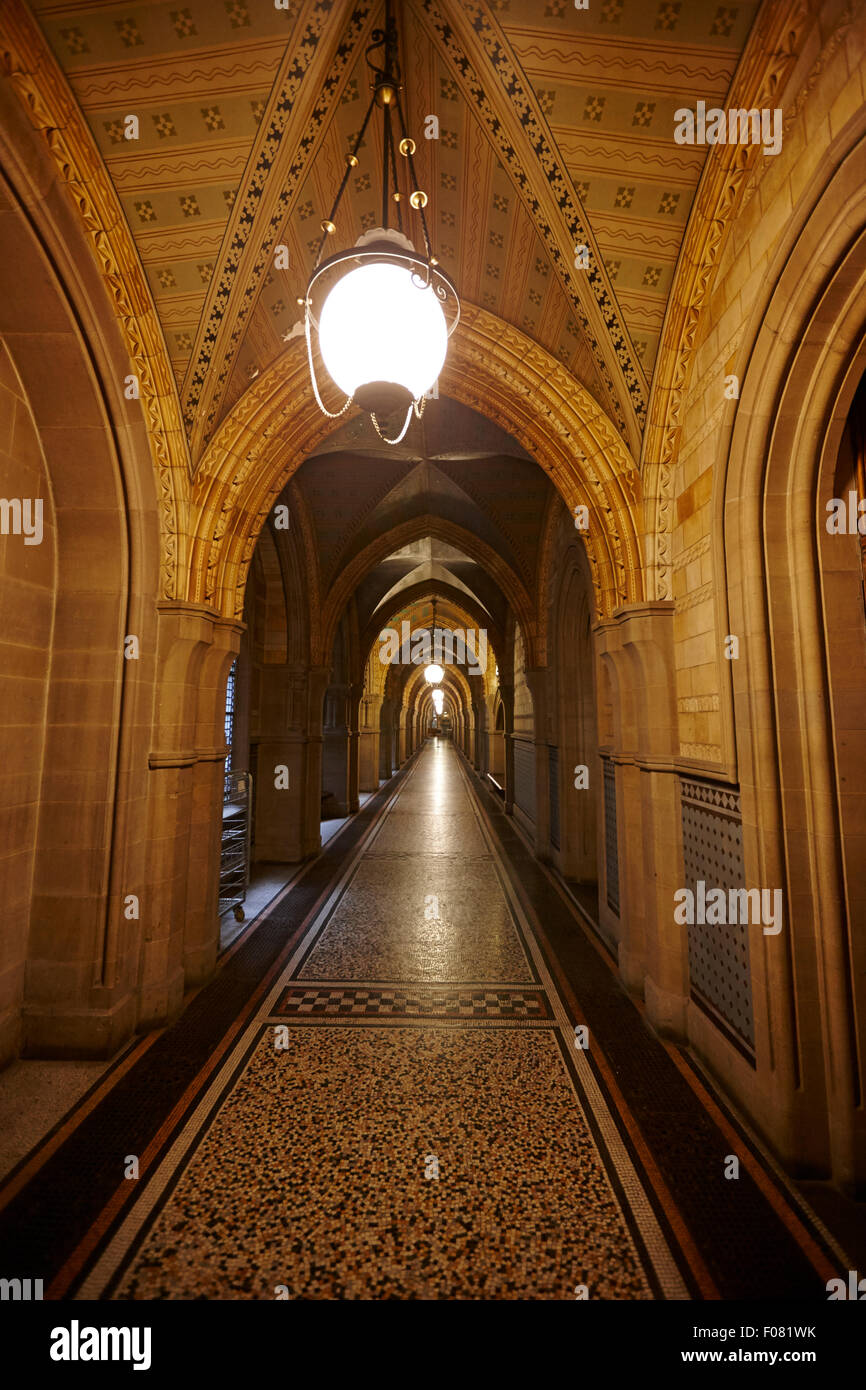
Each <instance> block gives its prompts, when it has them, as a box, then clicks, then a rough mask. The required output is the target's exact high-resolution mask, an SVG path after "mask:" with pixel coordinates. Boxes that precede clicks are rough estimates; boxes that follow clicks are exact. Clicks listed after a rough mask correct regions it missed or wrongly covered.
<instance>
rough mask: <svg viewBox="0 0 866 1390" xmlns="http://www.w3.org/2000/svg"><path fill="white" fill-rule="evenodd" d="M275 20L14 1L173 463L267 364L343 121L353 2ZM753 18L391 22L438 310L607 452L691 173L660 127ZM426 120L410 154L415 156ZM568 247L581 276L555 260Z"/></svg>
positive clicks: (356, 68)
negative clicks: (448, 305)
mask: <svg viewBox="0 0 866 1390" xmlns="http://www.w3.org/2000/svg"><path fill="white" fill-rule="evenodd" d="M281 4H284V7H283V8H278V7H277V5H276V4H275V3H274V0H189V3H187V4H181V3H179V0H135V2H134V3H128V4H124V3H114V2H113V0H83V2H78V3H62V2H61V3H58V2H57V0H31V8H32V10H33V12H34V14H35V16H36V18H37V21H38V22H39V24H40V26H41V27H42V30H43V32H44V34H45V36H46V38H47V40H48V42H49V44H50V46H51V48H52V50H53V52H54V54H55V56H56V58H57V60H58V62H59V64H60V65H61V67H62V68H63V69H64V70H65V73H66V75H67V78H68V80H69V83H70V86H71V89H72V91H73V93H74V95H75V98H76V100H77V101H78V103H79V105H80V107H81V109H82V111H83V113H84V115H85V117H86V119H87V121H88V123H89V126H90V129H91V131H92V134H93V137H94V140H95V142H96V144H97V146H98V148H99V151H100V153H101V155H102V158H103V159H104V161H105V164H106V166H107V168H108V171H109V173H110V175H111V178H112V180H113V182H114V185H115V188H116V190H117V193H118V197H119V199H120V202H121V204H122V207H123V211H124V214H125V216H126V219H127V222H128V224H129V228H130V230H131V233H132V236H133V237H134V240H135V243H136V245H137V248H138V252H139V255H140V257H141V261H142V264H143V267H144V269H145V272H146V275H147V279H148V282H149V284H150V288H151V291H152V294H153V297H154V302H155V304H156V307H157V311H158V314H159V317H160V320H161V323H162V326H163V331H164V335H165V340H166V345H167V348H168V352H169V355H170V359H171V362H172V366H173V369H174V372H175V376H176V379H177V383H178V388H179V391H180V395H181V400H182V404H183V408H184V416H185V421H186V426H187V431H188V433H189V436H190V439H191V442H192V446H193V455H194V457H195V456H197V455H198V454H200V452H201V450H202V448H203V447H204V446H205V445H206V443H207V441H208V439H209V438H211V437H212V435H213V433H214V431H215V429H216V427H217V425H218V424H219V422H220V421H221V420H222V419H223V418H224V417H225V415H226V414H227V412H228V411H229V410H230V409H231V407H232V406H233V404H235V403H236V402H237V400H238V399H239V398H240V397H241V396H242V395H243V393H244V391H245V390H246V389H247V387H248V386H249V384H250V382H251V381H252V380H254V379H255V377H256V376H257V375H258V374H259V373H260V372H262V371H263V370H265V369H266V368H267V367H268V366H269V365H271V364H272V363H273V362H274V360H275V359H276V358H277V357H278V356H279V355H280V353H281V352H282V351H283V350H284V345H285V341H286V339H287V337H288V335H290V334H291V333H292V331H293V328H294V326H295V325H296V323H297V319H298V314H299V310H298V305H297V297H298V295H300V294H302V293H303V290H304V288H305V285H306V280H307V276H308V274H309V271H310V269H311V267H312V264H313V261H314V258H315V254H316V251H317V249H318V243H319V238H320V235H321V231H320V222H321V219H322V218H323V217H326V216H328V215H329V213H330V210H331V206H332V203H333V198H334V194H335V192H336V189H337V187H338V185H339V182H340V179H341V178H342V175H343V171H344V168H345V156H346V154H347V152H348V150H349V148H350V147H351V144H352V142H353V141H354V138H355V136H356V134H357V132H358V129H359V126H360V122H361V120H362V118H363V114H364V110H365V107H366V102H367V100H368V93H369V70H368V68H367V64H366V61H365V56H364V55H365V50H366V47H367V45H368V44H369V42H370V34H371V32H372V29H373V28H374V27H375V26H376V25H377V24H378V23H380V22H381V19H382V14H383V6H382V4H381V3H379V0H281ZM757 8H758V5H757V0H738V2H737V3H729V4H725V5H719V4H717V3H715V0H590V4H589V7H588V8H587V9H582V10H579V9H577V8H576V7H575V5H574V4H573V3H572V0H403V3H398V6H397V16H398V23H399V25H400V30H401V46H402V63H403V75H404V83H405V92H404V100H405V104H406V107H407V119H408V122H409V125H410V129H411V130H412V132H413V133H414V134H415V138H416V140H417V143H418V154H417V164H418V174H419V181H420V183H421V186H422V187H423V188H424V189H425V191H426V192H427V193H428V196H429V200H430V201H429V205H428V209H427V213H428V220H429V223H430V227H431V232H432V235H433V239H434V243H435V250H436V253H437V254H438V256H439V258H440V260H441V262H442V264H443V266H444V268H445V269H446V270H447V271H448V273H449V274H450V275H451V276H452V278H453V279H454V280H455V282H456V284H457V286H458V290H459V292H460V294H461V297H462V298H464V299H465V300H466V301H468V302H471V303H476V304H479V305H481V306H483V307H484V308H486V309H487V310H489V311H490V312H492V313H494V314H496V315H498V316H499V317H500V318H502V319H503V320H504V321H506V322H508V323H511V324H513V325H514V326H516V327H518V328H519V329H520V330H521V331H522V332H523V333H526V334H527V335H528V336H529V337H531V338H533V339H535V340H536V341H537V342H538V343H539V344H540V345H541V346H542V347H544V348H545V349H546V350H547V351H548V352H550V353H551V354H552V355H554V356H555V357H556V358H557V359H558V360H559V361H561V362H562V363H563V364H564V365H565V366H566V367H567V368H568V369H569V370H570V371H571V372H572V373H573V375H574V376H575V377H576V378H577V379H578V380H580V381H581V382H582V383H583V385H584V386H585V387H586V388H587V390H589V391H590V392H591V394H592V395H593V396H594V397H595V398H596V400H598V401H599V403H600V404H601V405H602V406H603V408H604V409H605V410H606V411H607V412H608V413H609V414H610V416H611V418H612V419H613V420H614V421H615V422H616V424H617V426H618V427H619V429H620V431H621V432H622V433H623V435H624V436H628V433H629V430H630V428H631V429H632V438H633V437H634V435H633V429H634V427H635V426H636V427H637V428H638V429H640V428H641V427H642V425H643V422H644V418H645V410H646V399H647V388H648V383H649V381H650V380H651V377H652V372H653V367H654V364H655V356H656V351H657V348H658V342H659V337H660V333H661V327H662V321H663V317H664V313H665V307H666V304H667V297H668V293H669V290H670V286H671V281H672V277H673V272H674V267H675V265H676V261H677V257H678V254H679V250H680V246H681V243H682V239H683V235H684V231H685V227H686V223H687V221H688V217H689V212H690V209H691V206H692V201H693V198H694V194H695V190H696V188H697V184H698V181H699V178H700V175H701V171H702V168H703V163H704V159H705V157H706V150H705V149H704V148H702V147H700V146H691V147H688V146H681V145H677V144H676V143H675V142H674V140H673V129H674V112H675V111H676V110H677V109H678V108H679V107H682V106H692V107H693V106H694V103H695V101H696V100H697V99H698V98H703V99H704V100H706V101H707V102H708V104H719V105H722V104H724V97H725V94H726V92H727V91H728V88H729V87H730V83H731V79H732V76H733V73H734V70H735V68H736V65H737V62H738V60H739V57H740V54H741V52H742V50H743V47H744V45H745V42H746V38H747V36H748V33H749V30H750V28H751V25H752V23H753V20H754V17H755V13H756V10H757ZM430 114H434V115H436V116H437V117H438V120H439V138H438V139H436V140H425V139H423V138H422V131H423V128H424V121H425V117H426V116H427V115H430ZM131 116H133V117H135V121H136V125H135V126H133V127H131V126H130V122H129V117H131ZM131 128H132V129H133V130H134V134H135V137H136V138H132V139H131V138H128V136H129V132H130V129H131ZM379 142H380V123H379V122H374V123H373V125H372V127H371V129H370V133H369V135H368V137H367V139H366V142H365V146H364V147H363V148H362V150H361V152H360V163H359V165H358V167H357V169H355V170H353V171H352V175H351V176H350V178H349V180H348V185H347V189H346V194H345V197H344V199H343V202H342V204H341V207H340V212H339V216H338V218H337V236H336V237H335V238H334V245H335V246H343V245H346V244H350V243H351V242H352V241H354V240H355V239H356V237H357V236H358V234H359V233H360V231H362V230H366V229H368V228H369V227H371V226H375V225H377V224H378V223H379V222H380V220H381V213H380V193H379V178H380V174H379V170H380V166H381V152H380V143H379ZM411 230H412V229H411V228H410V231H411ZM579 241H583V242H585V243H586V244H587V245H588V246H589V248H590V252H591V256H590V264H589V267H588V268H587V269H584V270H581V269H577V268H576V267H575V266H574V263H573V259H571V260H570V259H569V256H570V254H571V251H572V250H573V247H574V245H575V244H576V243H577V242H579ZM279 245H285V247H286V248H287V250H288V269H285V270H283V269H276V268H275V264H274V248H275V247H276V246H279Z"/></svg>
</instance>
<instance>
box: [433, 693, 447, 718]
mask: <svg viewBox="0 0 866 1390" xmlns="http://www.w3.org/2000/svg"><path fill="white" fill-rule="evenodd" d="M444 704H445V692H444V691H443V690H434V691H433V708H434V709H435V711H436V713H437V714H441V713H442V707H443V705H444Z"/></svg>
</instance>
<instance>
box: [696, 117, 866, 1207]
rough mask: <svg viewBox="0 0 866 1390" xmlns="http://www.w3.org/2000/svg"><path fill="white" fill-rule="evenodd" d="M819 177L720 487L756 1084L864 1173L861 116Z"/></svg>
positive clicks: (746, 388) (798, 1147)
mask: <svg viewBox="0 0 866 1390" xmlns="http://www.w3.org/2000/svg"><path fill="white" fill-rule="evenodd" d="M813 188H814V192H813V196H812V198H811V199H808V198H807V199H804V203H803V209H802V211H801V213H800V218H799V222H798V226H797V227H796V229H795V230H794V231H793V232H792V235H791V238H790V242H789V245H787V246H786V247H784V248H783V251H782V252H780V254H779V256H778V257H777V264H776V266H775V268H774V274H773V275H772V277H771V279H770V282H769V283H770V286H771V289H770V293H769V296H768V303H767V305H766V307H765V308H764V307H763V306H762V307H761V311H760V318H759V321H758V322H757V323H756V324H754V326H753V332H752V335H751V337H750V339H749V341H750V342H752V344H753V346H752V349H751V353H750V358H749V366H748V371H747V374H746V376H745V379H744V383H743V389H742V392H741V397H740V403H739V408H738V410H737V416H736V421H735V425H734V430H733V435H732V438H731V444H730V451H729V461H728V469H727V477H726V479H725V488H724V534H725V558H726V564H727V574H728V581H729V602H730V615H731V616H730V624H731V631H732V632H736V633H739V634H741V641H742V644H743V646H744V648H745V651H746V655H747V662H745V663H742V662H741V663H735V662H734V663H731V665H732V667H733V668H734V669H733V670H732V673H731V675H732V682H733V698H734V707H735V710H736V719H737V723H736V735H737V760H738V766H739V777H740V787H741V792H742V802H743V849H744V857H745V861H746V864H747V866H748V867H749V879H750V881H752V882H756V883H759V884H768V885H774V886H782V888H783V889H784V901H785V923H784V928H783V931H782V932H781V933H780V934H779V935H778V936H772V937H764V938H758V940H760V941H761V946H760V947H759V948H758V949H757V950H755V951H754V952H753V955H752V972H753V991H754V995H755V998H756V1001H757V1002H756V1010H755V1012H756V1032H757V1052H758V1059H759V1060H758V1067H759V1070H758V1076H757V1078H755V1081H754V1083H753V1085H752V1086H751V1087H750V1088H749V1087H744V1090H745V1091H746V1094H747V1096H748V1099H749V1104H750V1105H751V1106H752V1107H753V1108H755V1109H756V1110H758V1109H760V1112H761V1114H762V1117H763V1120H764V1123H765V1125H766V1126H767V1128H769V1129H770V1130H771V1132H772V1133H773V1135H774V1140H775V1142H776V1144H777V1146H778V1147H779V1148H780V1150H781V1151H782V1153H783V1155H785V1156H788V1155H790V1156H791V1157H793V1156H794V1155H797V1156H799V1159H800V1161H801V1162H802V1163H804V1164H805V1165H806V1166H807V1167H808V1166H811V1167H812V1168H813V1169H814V1170H816V1171H819V1172H820V1171H830V1172H831V1173H832V1175H833V1177H834V1179H835V1180H836V1181H837V1182H839V1183H841V1184H843V1185H849V1186H850V1185H853V1184H855V1183H856V1182H862V1181H863V1179H864V1176H866V1123H864V1111H863V1108H862V1086H863V1079H864V1075H866V1053H864V1044H863V1039H862V1038H859V1039H858V1036H857V1030H856V1027H855V1018H857V1017H860V1018H862V1017H863V1014H864V1009H866V995H864V986H863V983H862V982H863V980H864V977H866V940H864V937H863V932H862V922H863V904H864V898H863V887H862V883H861V882H860V877H859V875H858V870H857V865H858V864H859V865H862V862H863V848H864V842H863V835H862V829H861V828H860V827H862V793H861V791H860V788H862V785H863V782H864V781H866V749H864V747H863V740H862V727H863V721H862V709H863V692H864V691H866V631H864V630H863V611H862V602H861V601H860V594H859V575H858V574H857V570H856V566H854V565H851V564H849V563H847V561H843V560H841V559H840V552H839V548H834V542H835V541H836V540H837V539H839V538H837V537H833V536H830V535H829V534H828V533H827V530H826V526H825V524H824V523H825V521H826V516H827V513H826V509H825V501H826V499H827V498H828V497H830V496H832V495H833V488H834V486H835V480H836V477H837V461H838V458H839V448H840V442H841V440H842V435H843V431H844V428H845V423H846V418H847V415H848V411H849V409H850V405H851V401H852V399H853V396H854V393H855V390H856V388H857V384H858V382H859V381H860V379H861V378H862V375H863V371H864V368H866V348H864V334H866V312H864V309H863V304H864V301H866V134H864V131H863V128H862V126H861V128H860V129H859V130H854V131H851V132H849V136H848V142H847V149H846V150H845V151H844V152H840V153H839V158H838V161H837V163H836V166H835V169H834V172H833V174H832V175H831V177H830V178H829V179H827V177H826V172H825V171H823V170H822V171H821V176H820V178H816V179H815V180H814V181H813ZM818 246H819V247H820V248H821V254H820V256H818V255H816V253H815V248H816V247H818ZM845 613H848V614H850V615H851V616H852V621H853V622H854V627H853V630H852V629H851V627H850V625H846V624H845V622H844V617H843V615H844V614H845ZM854 615H856V618H855V616H854ZM857 620H859V631H858V623H857ZM846 626H847V630H846ZM857 691H859V715H858V714H857V712H856V711H857V698H858V697H857V694H856V692H857ZM858 922H859V923H860V926H859V927H858Z"/></svg>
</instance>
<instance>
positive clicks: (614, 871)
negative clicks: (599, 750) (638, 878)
mask: <svg viewBox="0 0 866 1390" xmlns="http://www.w3.org/2000/svg"><path fill="white" fill-rule="evenodd" d="M604 862H605V868H606V875H605V876H606V880H607V905H608V907H609V908H610V910H611V912H615V913H616V915H617V917H618V916H619V845H618V843H617V838H616V768H615V767H614V765H613V763H612V762H611V761H610V759H609V758H605V759H604Z"/></svg>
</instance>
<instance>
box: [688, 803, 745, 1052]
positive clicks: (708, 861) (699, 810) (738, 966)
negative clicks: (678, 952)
mask: <svg viewBox="0 0 866 1390" xmlns="http://www.w3.org/2000/svg"><path fill="white" fill-rule="evenodd" d="M680 785H681V806H682V820H683V860H684V864H685V879H686V881H685V884H684V887H686V888H690V889H691V891H692V892H693V893H696V891H697V884H698V881H699V880H703V882H704V884H705V885H706V891H707V892H709V890H710V889H711V888H723V889H724V890H725V892H726V893H727V892H728V890H729V889H731V888H744V887H745V886H746V883H745V876H744V867H743V827H742V819H741V814H740V793H739V789H738V788H737V787H730V786H722V785H719V784H718V783H715V782H704V781H700V780H698V779H697V778H689V779H686V778H682V779H681V783H680ZM685 930H687V931H688V934H689V980H690V984H691V993H692V996H693V998H696V999H697V1000H698V1002H699V1003H708V1004H709V1005H711V1008H712V1009H713V1010H715V1011H716V1012H717V1013H718V1014H719V1016H720V1017H721V1018H722V1019H723V1020H724V1022H725V1023H726V1024H727V1025H728V1026H729V1027H730V1028H731V1029H732V1030H733V1031H734V1033H736V1035H737V1037H738V1038H740V1039H741V1040H742V1041H743V1042H744V1043H745V1044H746V1046H747V1047H748V1048H749V1049H750V1050H751V1051H754V1046H755V1020H754V1013H753V1009H752V972H751V966H750V963H749V932H750V930H751V931H755V930H757V931H760V927H751V928H750V927H748V926H746V925H744V924H742V923H727V924H726V925H716V926H713V925H709V924H703V925H700V924H698V923H694V924H692V925H690V926H688V927H687V928H685Z"/></svg>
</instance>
